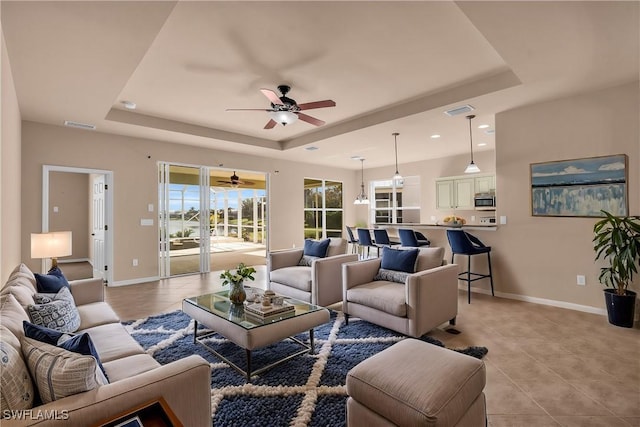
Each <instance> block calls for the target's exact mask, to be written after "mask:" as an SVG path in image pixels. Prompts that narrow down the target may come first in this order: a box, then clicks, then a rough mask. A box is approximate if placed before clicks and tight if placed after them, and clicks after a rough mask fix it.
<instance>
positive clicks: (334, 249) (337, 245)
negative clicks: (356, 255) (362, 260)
mask: <svg viewBox="0 0 640 427" xmlns="http://www.w3.org/2000/svg"><path fill="white" fill-rule="evenodd" d="M329 240H330V241H331V242H330V243H329V248H328V249H327V256H328V257H330V256H336V255H344V254H346V253H347V241H346V240H345V239H343V238H341V237H329Z"/></svg>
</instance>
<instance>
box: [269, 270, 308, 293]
mask: <svg viewBox="0 0 640 427" xmlns="http://www.w3.org/2000/svg"><path fill="white" fill-rule="evenodd" d="M271 281H272V282H277V283H282V284H283V285H286V286H289V287H291V288H296V289H300V290H301V291H305V292H311V268H309V267H285V268H279V269H277V270H273V271H272V272H271Z"/></svg>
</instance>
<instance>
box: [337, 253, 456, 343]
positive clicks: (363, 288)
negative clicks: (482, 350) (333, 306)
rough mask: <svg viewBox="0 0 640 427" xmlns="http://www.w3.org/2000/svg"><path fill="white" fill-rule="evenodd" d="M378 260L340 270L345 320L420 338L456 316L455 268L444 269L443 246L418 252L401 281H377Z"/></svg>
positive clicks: (350, 265)
mask: <svg viewBox="0 0 640 427" xmlns="http://www.w3.org/2000/svg"><path fill="white" fill-rule="evenodd" d="M381 261H382V260H381V259H380V258H375V259H369V260H364V261H358V262H352V263H348V264H344V265H343V266H342V280H343V282H342V291H343V296H342V311H343V312H344V315H345V320H346V321H347V322H348V321H349V316H355V317H359V318H361V319H363V320H366V321H368V322H371V323H375V324H376V325H380V326H383V327H385V328H389V329H392V330H394V331H397V332H400V333H402V334H405V335H409V336H412V337H415V338H417V337H420V336H422V335H424V334H426V333H427V332H429V331H430V330H431V329H433V328H435V327H436V326H438V325H440V324H442V323H444V322H447V321H449V322H450V323H451V324H452V325H453V324H455V318H456V316H457V314H458V266H457V265H456V264H451V265H444V264H445V263H446V262H445V260H444V248H438V247H434V248H421V249H420V252H419V254H418V259H417V268H416V271H417V272H416V273H413V274H409V275H408V277H407V278H406V281H405V283H398V282H394V281H388V280H375V277H376V275H377V274H378V270H379V269H380V266H381Z"/></svg>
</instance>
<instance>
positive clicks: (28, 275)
mask: <svg viewBox="0 0 640 427" xmlns="http://www.w3.org/2000/svg"><path fill="white" fill-rule="evenodd" d="M16 278H23V279H26V282H25V284H27V285H28V286H30V287H31V289H32V290H33V293H34V294H35V293H36V292H37V291H38V288H37V286H36V277H35V276H34V275H33V272H32V271H31V270H30V269H29V267H27V266H26V265H25V264H24V263H22V264H20V265H19V266H17V267H16V268H14V269H13V271H12V272H11V274H9V279H8V280H7V283H9V282H11V281H12V280H14V279H16Z"/></svg>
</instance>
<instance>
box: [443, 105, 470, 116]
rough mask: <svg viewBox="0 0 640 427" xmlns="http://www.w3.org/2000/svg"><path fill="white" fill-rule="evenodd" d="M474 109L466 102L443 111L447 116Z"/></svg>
mask: <svg viewBox="0 0 640 427" xmlns="http://www.w3.org/2000/svg"><path fill="white" fill-rule="evenodd" d="M473 110H475V108H473V107H472V106H471V105H469V104H467V105H463V106H460V107H456V108H452V109H451V110H447V111H445V112H444V113H445V114H446V115H447V116H459V115H460V114H466V113H468V112H470V111H473Z"/></svg>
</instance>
